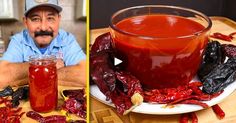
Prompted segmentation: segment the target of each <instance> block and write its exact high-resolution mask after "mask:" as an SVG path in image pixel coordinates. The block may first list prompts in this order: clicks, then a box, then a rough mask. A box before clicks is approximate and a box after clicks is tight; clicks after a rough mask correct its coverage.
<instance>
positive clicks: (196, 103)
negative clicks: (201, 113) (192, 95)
mask: <svg viewBox="0 0 236 123" xmlns="http://www.w3.org/2000/svg"><path fill="white" fill-rule="evenodd" d="M180 103H181V104H195V105H200V106H202V107H203V108H208V107H209V106H208V105H207V104H206V103H203V102H200V101H198V100H184V101H182V102H180Z"/></svg>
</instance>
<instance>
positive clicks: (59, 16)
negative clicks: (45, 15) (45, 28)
mask: <svg viewBox="0 0 236 123" xmlns="http://www.w3.org/2000/svg"><path fill="white" fill-rule="evenodd" d="M58 18H59V22H61V14H59V15H58Z"/></svg>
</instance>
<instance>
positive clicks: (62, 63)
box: [56, 59, 65, 69]
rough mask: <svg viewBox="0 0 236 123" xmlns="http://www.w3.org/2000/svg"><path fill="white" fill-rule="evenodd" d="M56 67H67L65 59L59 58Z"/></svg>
mask: <svg viewBox="0 0 236 123" xmlns="http://www.w3.org/2000/svg"><path fill="white" fill-rule="evenodd" d="M56 67H57V69H60V68H62V67H65V64H64V61H63V60H62V59H57V64H56Z"/></svg>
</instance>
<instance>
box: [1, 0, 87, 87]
mask: <svg viewBox="0 0 236 123" xmlns="http://www.w3.org/2000/svg"><path fill="white" fill-rule="evenodd" d="M61 11H62V8H61V7H60V6H59V5H58V1H57V0H25V16H24V18H23V22H24V25H25V27H26V28H27V29H25V30H23V31H22V32H20V33H18V34H16V35H14V36H13V37H12V38H11V41H10V44H9V46H8V49H7V51H6V52H5V53H4V55H3V57H2V60H1V61H0V87H5V86H7V85H10V86H16V85H24V84H27V83H28V69H29V63H28V61H29V56H30V55H36V54H53V55H56V56H57V58H58V60H57V65H56V66H57V69H58V71H57V73H58V82H59V85H67V86H85V84H86V62H85V58H86V56H85V54H84V53H83V51H82V49H81V48H80V46H79V44H78V43H77V41H76V39H75V37H74V36H73V35H72V34H70V33H68V32H65V31H64V30H62V29H59V23H60V20H61V15H60V12H61Z"/></svg>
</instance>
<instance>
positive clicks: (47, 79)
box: [29, 61, 58, 112]
mask: <svg viewBox="0 0 236 123" xmlns="http://www.w3.org/2000/svg"><path fill="white" fill-rule="evenodd" d="M43 62H45V61H43ZM51 62H52V61H48V62H47V64H42V65H35V64H30V67H29V79H30V80H29V86H30V104H31V108H32V109H33V110H35V111H37V112H49V111H52V110H54V109H55V108H56V106H57V99H58V97H57V93H58V88H57V68H56V65H55V63H51Z"/></svg>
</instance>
